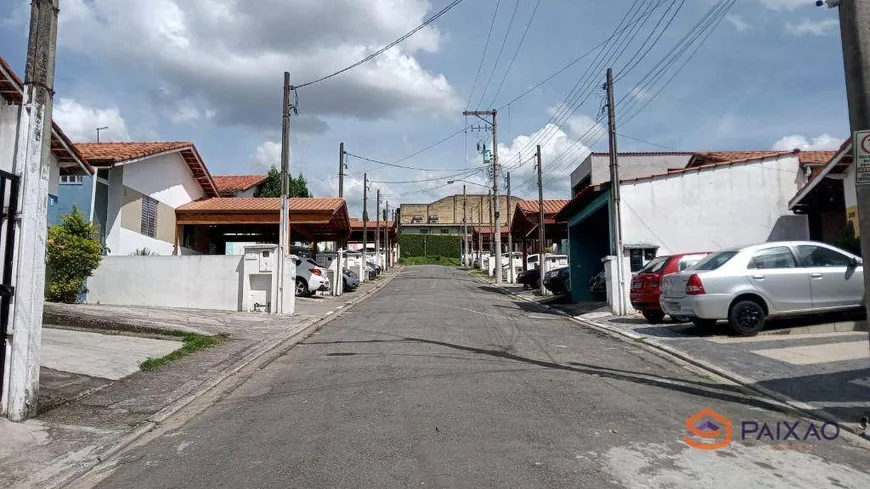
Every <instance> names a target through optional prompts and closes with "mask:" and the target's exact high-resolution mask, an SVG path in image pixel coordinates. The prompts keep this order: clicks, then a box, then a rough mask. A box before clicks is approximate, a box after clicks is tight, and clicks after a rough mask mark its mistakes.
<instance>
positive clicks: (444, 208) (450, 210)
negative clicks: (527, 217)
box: [401, 194, 523, 225]
mask: <svg viewBox="0 0 870 489" xmlns="http://www.w3.org/2000/svg"><path fill="white" fill-rule="evenodd" d="M521 200H523V199H519V198H517V197H512V198H511V201H512V203H513V207H512V208H511V211H513V210H514V208H515V207H516V203H517V202H519V201H521ZM498 202H499V207H500V209H501V210H500V213H501V219H500V224H502V225H506V224H507V207H508V206H507V197H506V196H504V195H500V196H499V199H498ZM490 206H491V204H490V197H489V196H488V195H468V196H467V207H466V209H465V210H466V219H467V222H468V223H469V224H478V223H480V222H483V223H484V224H489V223H490V222H491V217H490ZM462 211H463V196H462V194H458V195H451V196H448V197H444V198H443V199H440V200H436V201H435V202H432V203H429V204H402V206H401V224H402V225H411V221H412V220H413V218H414V217H421V218H422V222H421V223H420V224H429V223H430V222H429V217H430V216H438V223H437V224H459V223H461V222H462ZM481 211H482V215H481ZM481 219H482V221H481ZM431 224H432V225H435V224H436V223H434V222H432V223H431Z"/></svg>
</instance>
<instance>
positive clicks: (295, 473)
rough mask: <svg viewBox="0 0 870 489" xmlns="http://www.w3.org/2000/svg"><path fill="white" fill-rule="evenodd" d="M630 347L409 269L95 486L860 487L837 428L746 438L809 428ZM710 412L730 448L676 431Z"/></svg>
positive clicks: (856, 448)
mask: <svg viewBox="0 0 870 489" xmlns="http://www.w3.org/2000/svg"><path fill="white" fill-rule="evenodd" d="M642 346H643V345H640V344H635V343H628V342H624V341H621V340H617V339H614V338H611V337H609V336H606V335H603V334H602V333H599V332H596V331H595V330H592V329H590V328H588V327H584V326H582V325H579V324H577V323H573V322H571V321H568V320H566V319H563V318H561V317H560V316H556V315H553V314H550V313H548V312H547V311H546V310H545V309H541V308H540V307H539V306H537V305H534V304H531V303H526V302H523V301H520V300H518V299H515V298H512V297H510V296H506V295H503V294H500V293H498V292H497V291H496V290H495V289H493V288H492V287H490V286H487V285H485V284H483V283H480V282H479V281H477V280H475V279H474V278H473V277H471V276H470V275H469V274H468V273H466V272H463V271H459V270H454V269H450V268H446V267H436V266H418V267H407V268H405V269H404V270H403V271H402V272H401V273H400V274H399V276H398V277H397V278H396V279H395V280H393V281H392V282H391V283H390V284H388V285H387V286H386V287H384V288H383V289H382V290H381V291H379V292H378V293H377V294H376V295H374V296H372V297H371V298H369V299H368V300H367V301H365V302H363V303H361V304H359V305H357V306H356V307H354V308H353V309H351V310H349V311H347V312H345V313H344V314H343V315H342V316H341V317H339V318H337V319H336V320H335V321H333V322H331V323H329V324H328V325H327V326H325V327H324V328H323V329H322V330H321V331H320V332H319V333H318V334H315V335H313V336H312V337H310V338H309V339H308V340H306V341H305V342H304V343H302V344H300V345H298V346H296V347H295V348H293V349H292V350H290V351H289V352H288V353H286V354H285V355H283V356H282V357H280V358H279V359H278V360H276V361H274V362H273V363H271V364H269V365H268V366H267V367H266V368H264V369H262V370H260V371H258V372H256V373H255V374H252V375H250V377H249V378H247V379H246V380H245V382H244V383H243V384H241V385H240V387H238V388H237V389H235V390H233V391H232V392H230V393H228V394H227V395H225V396H224V397H223V398H221V399H219V400H218V401H217V402H216V403H215V404H214V405H212V406H211V407H209V408H208V409H207V410H205V411H204V412H202V413H201V414H199V415H198V416H196V417H195V418H194V419H192V420H191V421H190V422H188V423H187V424H185V425H183V426H181V427H179V428H178V429H175V430H172V431H171V432H168V433H166V434H164V435H162V436H160V437H158V438H156V439H154V440H152V441H150V442H149V443H147V444H145V445H143V446H139V447H137V448H135V449H133V450H131V451H130V452H128V453H126V454H124V455H123V456H122V457H121V458H120V460H118V461H117V463H116V464H115V465H114V467H113V468H111V469H110V470H106V471H104V472H103V474H102V476H101V480H98V479H97V478H95V479H93V482H94V483H96V484H97V487H100V488H152V487H160V488H217V487H240V488H242V487H245V488H253V487H257V488H289V487H298V488H306V489H312V488H374V487H385V488H392V487H396V488H398V487H469V488H489V487H493V488H495V487H517V488H538V487H555V488H564V487H587V488H593V487H594V488H609V487H613V488H617V487H618V488H623V487H624V488H682V487H685V488H689V487H693V488H694V487H708V488H710V487H721V488H738V487H739V488H749V487H770V488H811V489H818V488H822V487H839V488H857V487H870V473H868V471H870V463H868V460H870V451H868V450H867V449H866V448H862V447H861V446H860V444H858V443H855V442H850V441H848V440H845V439H843V438H842V437H841V438H840V439H837V440H824V439H820V440H816V439H814V438H809V439H808V441H800V442H796V441H794V440H793V439H791V440H789V441H787V442H774V441H770V440H768V439H764V440H762V441H755V438H754V437H753V436H752V435H750V440H748V441H743V440H741V439H740V437H741V429H742V426H743V423H744V422H750V423H753V422H754V423H757V425H758V426H763V424H762V423H765V422H766V423H768V426H770V427H775V426H776V423H777V422H780V423H782V422H786V423H789V425H790V426H794V423H795V422H800V423H801V426H800V427H799V428H798V429H799V430H805V429H806V426H807V425H806V423H807V422H806V421H805V420H801V419H800V418H797V417H795V416H794V414H788V413H782V412H777V411H773V410H770V409H767V408H766V406H767V404H766V403H765V402H764V401H761V400H757V399H752V398H748V397H746V396H744V395H742V394H741V393H740V392H739V390H737V389H736V388H734V387H731V386H726V385H721V384H717V383H716V382H715V381H713V380H712V379H710V378H707V377H704V376H702V375H698V374H695V373H692V372H690V371H688V370H686V369H684V368H682V367H680V366H677V365H675V364H673V363H671V362H669V361H667V360H665V359H663V358H660V357H659V356H656V355H655V354H653V353H650V352H648V351H646V350H644V349H643V348H642ZM705 408H710V409H713V410H715V411H716V412H718V413H721V414H722V415H724V416H726V417H727V418H728V419H729V420H730V421H731V422H732V425H733V435H732V436H733V438H734V441H732V442H731V444H730V445H728V446H726V447H725V448H722V449H719V450H715V451H709V450H699V449H697V448H693V447H690V446H688V444H687V443H686V442H684V438H685V437H686V436H687V434H688V431H687V428H686V424H685V422H686V419H687V418H688V417H690V416H692V415H693V414H695V413H696V412H699V411H701V410H703V409H705ZM696 424H700V423H696ZM719 426H720V427H721V429H722V430H725V429H726V428H725V427H724V424H720V425H719ZM747 426H750V425H747ZM780 426H781V424H780ZM707 428H710V430H713V429H715V427H710V426H707ZM773 429H774V430H775V428H773ZM828 429H829V431H828V432H827V433H828V435H830V434H831V431H830V428H828ZM710 430H708V432H710ZM724 433H725V432H724V431H720V432H718V434H719V435H720V436H719V438H717V439H716V440H701V442H703V443H708V442H711V441H718V440H719V439H722V438H724ZM801 436H802V435H801ZM695 439H697V437H696V438H695Z"/></svg>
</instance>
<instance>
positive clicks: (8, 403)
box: [0, 0, 58, 422]
mask: <svg viewBox="0 0 870 489" xmlns="http://www.w3.org/2000/svg"><path fill="white" fill-rule="evenodd" d="M57 13H58V0H33V1H32V2H31V4H30V37H29V39H28V45H27V67H26V68H25V76H24V98H23V100H22V104H21V107H20V108H19V111H18V133H17V135H16V153H15V161H14V164H13V173H15V174H16V175H18V176H19V178H20V188H21V191H20V192H19V195H20V196H21V197H20V200H19V202H18V203H17V204H18V205H19V207H18V208H19V209H20V214H19V221H18V237H19V240H18V243H17V245H18V247H17V250H16V252H17V253H16V254H17V259H16V260H15V262H16V270H15V288H14V289H13V291H11V292H12V293H13V294H14V295H13V296H12V301H13V303H12V310H13V313H12V314H13V317H12V333H11V338H10V337H9V336H10V334H8V333H7V337H6V341H5V342H4V344H0V348H2V349H3V351H4V352H5V351H7V348H8V351H9V352H10V357H9V374H8V380H6V381H5V382H4V379H2V378H0V386H8V388H7V391H6V392H5V393H3V392H0V402H2V404H0V410H2V411H4V412H5V413H6V416H7V417H8V418H9V419H10V420H12V421H16V422H18V421H24V420H26V419H27V418H29V417H31V416H33V415H35V414H36V409H37V400H38V399H39V360H40V353H41V345H42V310H43V305H44V302H45V299H44V297H45V296H44V294H45V245H46V239H47V231H48V229H47V226H46V225H45V220H46V218H47V212H48V206H47V202H48V174H49V171H48V170H49V155H50V152H51V126H52V123H51V121H52V108H53V96H54V67H55V55H56V52H57ZM10 205H12V206H14V205H16V204H15V203H13V204H10ZM10 225H12V224H11V223H10ZM3 309H4V312H8V310H6V308H3ZM4 360H5V359H4ZM3 369H4V365H0V371H2V370H3ZM0 389H2V387H0Z"/></svg>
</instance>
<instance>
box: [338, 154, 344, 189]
mask: <svg viewBox="0 0 870 489" xmlns="http://www.w3.org/2000/svg"><path fill="white" fill-rule="evenodd" d="M338 198H339V199H343V198H344V142H342V143H341V144H339V145H338Z"/></svg>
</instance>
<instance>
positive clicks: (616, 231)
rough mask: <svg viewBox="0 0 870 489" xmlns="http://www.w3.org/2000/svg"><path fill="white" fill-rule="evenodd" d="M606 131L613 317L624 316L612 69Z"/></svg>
mask: <svg viewBox="0 0 870 489" xmlns="http://www.w3.org/2000/svg"><path fill="white" fill-rule="evenodd" d="M607 129H608V132H609V134H610V200H611V212H610V214H611V215H612V216H613V217H612V219H613V221H612V223H611V225H612V229H613V250H612V251H613V254H614V255H615V256H616V263H615V265H616V290H617V294H616V297H614V301H613V305H614V311H613V312H614V315H616V316H624V315H625V314H626V312H627V311H626V307H625V270H623V268H624V265H625V260H624V259H623V255H624V253H623V250H622V216H621V215H620V202H619V159H618V153H617V148H616V106H615V103H614V96H613V69H612V68H608V69H607Z"/></svg>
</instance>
